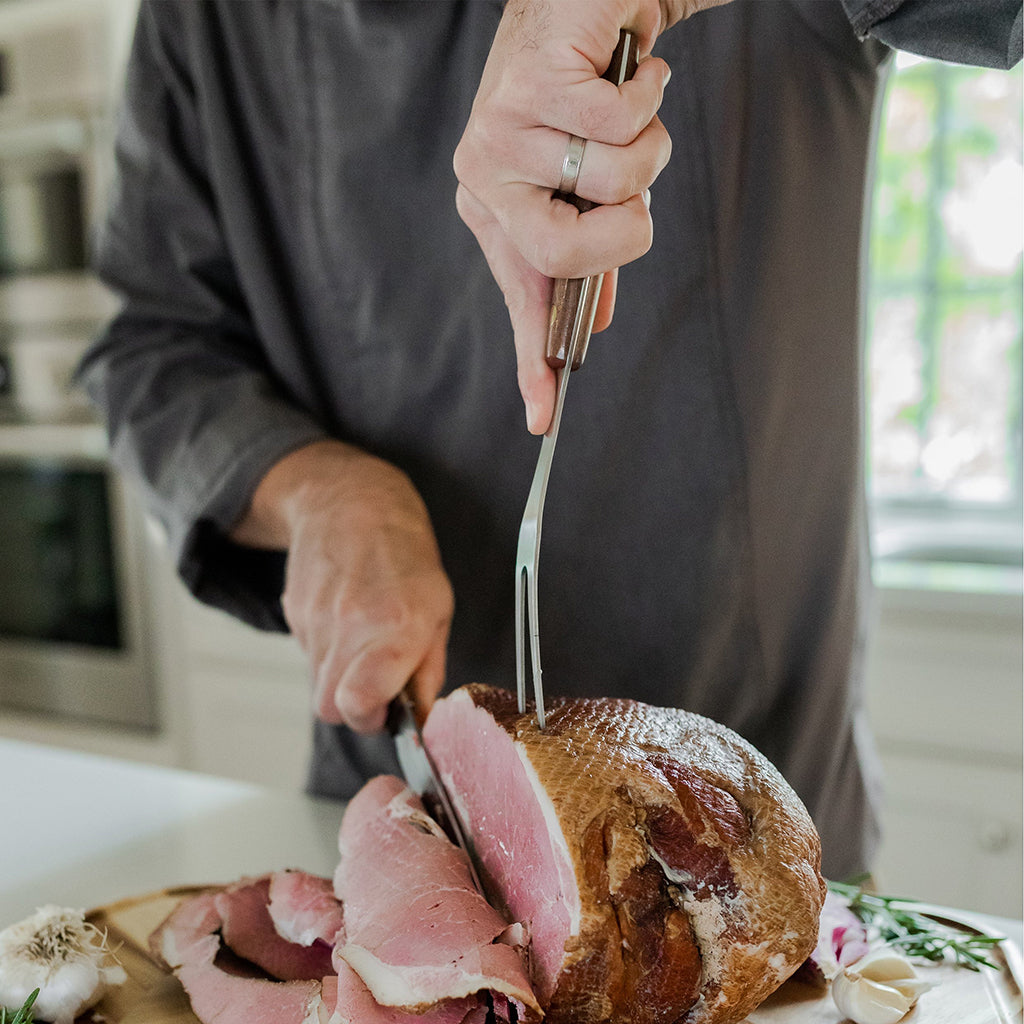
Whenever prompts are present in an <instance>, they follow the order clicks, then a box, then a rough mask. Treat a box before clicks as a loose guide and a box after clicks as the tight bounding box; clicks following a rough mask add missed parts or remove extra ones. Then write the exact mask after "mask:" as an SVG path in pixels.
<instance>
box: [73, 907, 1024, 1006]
mask: <svg viewBox="0 0 1024 1024" xmlns="http://www.w3.org/2000/svg"><path fill="white" fill-rule="evenodd" d="M203 891H205V890H204V888H202V887H193V888H181V889H165V890H161V891H160V892H155V893H150V894H148V895H145V896H139V897H135V898H132V899H127V900H122V901H121V902H120V903H114V904H111V905H109V906H106V907H100V908H98V909H97V910H94V911H92V912H91V913H90V914H89V920H90V921H92V922H93V923H94V924H95V925H96V926H97V927H99V928H101V929H105V930H106V932H107V936H108V939H109V942H110V946H111V948H112V949H115V950H117V956H118V959H119V960H120V962H121V964H122V966H123V967H124V969H125V971H126V972H127V974H128V981H127V982H126V983H125V984H124V985H120V986H116V987H114V988H112V989H111V990H110V992H108V994H107V995H106V996H105V997H104V999H103V1000H102V1001H101V1002H100V1003H99V1004H98V1005H97V1006H96V1007H95V1009H94V1010H93V1011H90V1012H88V1013H86V1014H84V1015H83V1016H82V1017H80V1018H79V1020H78V1021H76V1024H200V1022H199V1019H198V1018H197V1017H196V1016H195V1014H193V1013H192V1010H191V1008H190V1007H189V1002H188V997H187V996H186V995H185V991H184V989H182V987H181V985H180V984H179V983H178V981H177V979H176V978H175V977H174V976H173V975H171V974H169V973H167V971H166V970H165V969H164V968H163V967H162V966H161V964H160V963H159V962H158V961H157V960H155V959H154V958H153V956H152V955H151V954H150V952H149V943H148V940H149V935H150V933H151V932H152V931H153V929H154V928H156V927H157V925H159V924H160V922H161V921H163V920H164V918H165V917H167V915H168V914H169V913H170V912H171V911H172V910H173V909H174V907H175V906H176V905H177V903H178V901H179V900H181V899H184V898H185V897H186V896H191V895H194V894H196V893H199V892H203ZM950 923H955V924H957V925H958V927H964V925H963V923H961V922H950ZM1004 945H1005V944H1004ZM993 959H995V960H996V961H998V962H999V963H1000V965H1001V967H1002V970H1000V971H991V970H983V971H980V972H974V971H968V970H965V969H963V968H956V967H953V966H950V965H940V966H931V965H927V966H924V967H922V968H920V970H921V973H922V975H923V976H924V977H927V978H928V979H929V980H935V981H938V982H939V985H938V986H937V987H936V988H934V989H932V990H931V991H929V992H926V993H925V994H924V995H923V996H922V997H921V999H920V1001H919V1002H918V1005H917V1007H916V1008H915V1009H914V1010H913V1011H911V1013H909V1014H908V1015H907V1016H906V1017H905V1018H904V1021H905V1022H906V1024H1024V1014H1022V1006H1024V993H1022V981H1021V970H1020V958H1019V955H1018V954H1017V953H1016V951H1015V950H1014V949H1013V948H1012V947H1009V946H1007V948H1005V949H1004V948H1002V947H1000V946H996V947H995V948H994V949H993ZM841 1020H842V1017H841V1016H840V1013H839V1011H838V1010H837V1009H836V1007H835V1003H833V1002H832V997H831V996H830V995H829V993H828V992H827V991H825V990H821V989H817V988H813V987H811V986H810V985H804V984H801V983H800V982H796V981H790V982H786V984H785V985H783V986H782V987H781V988H780V989H779V990H778V991H777V992H776V993H775V994H774V995H773V996H771V997H770V998H769V999H768V1000H767V1001H766V1002H765V1003H763V1004H762V1005H761V1006H760V1007H759V1008H758V1009H757V1010H756V1011H755V1012H754V1013H752V1014H751V1015H750V1016H749V1017H748V1018H747V1021H748V1024H840V1021H841ZM253 1024H257V1022H255V1021H254V1022H253ZM258 1024H270V1022H258Z"/></svg>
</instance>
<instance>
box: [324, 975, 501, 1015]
mask: <svg viewBox="0 0 1024 1024" xmlns="http://www.w3.org/2000/svg"><path fill="white" fill-rule="evenodd" d="M338 966H339V968H340V969H339V971H338V977H337V978H331V979H330V983H328V982H327V981H326V980H325V981H324V1002H327V1001H328V1000H330V999H331V997H332V995H333V1000H332V1001H333V1003H334V1005H335V1007H336V1009H335V1011H334V1013H333V1014H332V1015H331V1018H330V1020H329V1021H328V1024H469V1022H475V1021H479V1024H484V1021H485V1019H486V1015H487V1014H486V1009H483V1010H481V1006H480V1000H479V999H478V998H477V997H476V996H469V997H467V998H465V999H448V1000H445V1002H443V1003H439V1004H438V1005H437V1006H433V1007H431V1008H430V1009H429V1010H427V1011H426V1012H425V1013H421V1014H418V1013H409V1012H408V1011H407V1010H403V1009H401V1008H400V1007H397V1006H381V1005H380V1003H378V1002H377V1001H376V1000H375V999H374V998H373V995H372V994H371V993H370V990H369V989H368V988H367V987H366V986H365V985H364V984H363V982H362V979H360V977H359V975H358V974H356V972H355V971H353V970H352V968H351V967H349V966H348V964H346V963H345V962H344V961H341V962H340V963H339V965H338ZM335 986H336V989H335Z"/></svg>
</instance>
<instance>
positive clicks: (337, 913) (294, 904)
mask: <svg viewBox="0 0 1024 1024" xmlns="http://www.w3.org/2000/svg"><path fill="white" fill-rule="evenodd" d="M269 909H270V919H271V920H272V921H273V922H274V929H275V931H276V932H277V934H278V935H280V936H281V938H283V939H287V940H288V941H289V942H297V943H298V944H299V945H300V946H312V945H313V944H314V943H315V942H323V943H326V944H327V945H328V946H333V945H334V944H335V942H336V941H337V939H338V933H339V932H340V931H341V930H342V912H341V904H340V903H339V902H338V901H337V899H335V896H334V887H333V883H332V882H331V880H330V879H329V878H321V877H320V876H319V875H311V874H309V873H308V872H306V871H276V872H275V873H274V874H273V875H271V876H270V906H269Z"/></svg>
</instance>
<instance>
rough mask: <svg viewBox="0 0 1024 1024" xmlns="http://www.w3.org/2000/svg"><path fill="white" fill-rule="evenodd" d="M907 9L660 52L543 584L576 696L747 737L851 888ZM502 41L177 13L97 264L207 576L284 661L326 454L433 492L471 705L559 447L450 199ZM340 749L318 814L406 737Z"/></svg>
mask: <svg viewBox="0 0 1024 1024" xmlns="http://www.w3.org/2000/svg"><path fill="white" fill-rule="evenodd" d="M933 3H934V6H935V7H936V8H943V9H945V8H947V7H954V8H956V7H959V6H960V5H957V4H956V3H953V2H952V0H941V2H939V0H933ZM898 6H899V5H897V4H894V3H891V2H890V3H886V4H878V3H877V2H876V3H870V2H867V3H866V2H862V0H843V5H840V3H838V2H835V0H802V2H801V0H792V2H783V0H758V2H745V3H743V2H740V3H734V4H731V5H729V6H726V7H722V8H718V9H715V10H712V11H708V12H705V13H703V14H701V15H699V16H695V17H693V18H691V19H690V20H688V21H686V22H684V23H682V24H680V25H678V26H676V27H675V28H673V29H671V30H670V31H668V32H666V33H665V34H664V35H663V36H662V38H661V39H660V40H659V42H658V44H657V46H656V49H655V52H656V53H657V54H659V55H660V56H662V57H664V58H665V59H666V60H667V61H668V62H669V64H670V65H671V66H672V69H673V78H672V82H671V84H670V86H669V89H668V93H667V96H666V99H665V103H664V106H663V108H662V110H661V117H662V119H663V120H664V122H665V124H666V126H667V128H668V131H669V132H670V134H671V136H672V138H673V140H674V155H673V158H672V161H671V163H670V164H669V166H668V168H667V169H666V170H665V171H664V172H663V174H662V175H661V177H660V178H659V179H658V181H657V183H656V184H655V187H654V190H653V203H652V213H653V216H654V222H655V236H654V246H653V248H652V250H651V251H650V253H649V254H648V255H647V256H645V257H644V258H643V259H642V260H640V261H638V262H637V263H635V264H633V265H630V266H627V267H625V268H623V270H622V271H621V275H620V280H619V297H618V303H617V311H616V316H615V322H614V324H613V325H612V327H611V328H610V329H609V330H608V331H607V332H605V333H604V334H602V335H600V336H597V337H595V339H594V340H593V342H592V343H591V346H590V351H589V354H588V358H587V363H586V366H585V367H584V368H583V369H582V370H581V371H580V372H579V373H577V374H575V375H574V376H573V378H572V380H571V382H570V388H569V393H568V399H567V405H566V410H565V415H564V419H563V424H562V433H561V436H560V439H559V444H558V451H557V454H556V458H555V463H554V469H553V474H552V479H551V483H550V488H549V492H548V499H547V506H546V510H545V518H544V544H543V549H542V555H541V570H540V610H541V611H540V614H541V632H542V638H543V644H544V650H543V657H544V668H545V684H546V687H547V689H548V691H549V692H551V693H569V694H577V695H606V696H617V697H618V696H628V697H633V698H637V699H640V700H644V701H648V702H651V703H654V704H662V705H678V706H682V707H685V708H688V709H690V710H693V711H697V712H700V713H703V714H706V715H709V716H711V717H712V718H715V719H717V720H719V721H721V722H723V723H725V724H727V725H729V726H731V727H732V728H734V729H736V730H737V731H738V732H740V733H741V734H742V735H744V736H745V737H746V738H747V739H749V740H750V741H751V742H752V743H754V744H755V745H756V746H757V747H758V748H759V749H761V750H762V751H763V752H764V753H765V754H766V755H767V756H768V757H769V758H770V759H771V760H772V761H774V762H775V763H776V764H777V765H778V767H779V768H780V769H781V771H782V772H783V773H784V774H785V775H786V777H787V778H788V779H789V781H790V782H791V783H792V784H793V786H794V787H795V788H796V790H797V791H798V793H799V794H800V795H801V797H802V798H803V799H804V801H805V802H806V803H807V805H808V808H809V810H810V811H811V813H812V815H813V817H814V819H815V821H816V823H817V825H818V828H819V830H820V832H821V834H822V838H823V842H824V850H825V861H824V868H825V871H826V872H827V873H828V874H829V875H831V876H833V877H843V876H848V875H850V874H852V873H854V872H857V871H860V870H862V869H865V868H867V867H868V866H869V865H870V861H871V855H872V850H873V848H874V844H875V841H876V837H877V826H876V810H877V806H876V805H877V796H878V777H877V771H876V768H875V765H874V760H873V755H872V751H871V746H870V740H869V738H868V735H867V730H866V727H865V723H864V714H863V707H862V698H861V682H860V660H861V651H862V645H863V628H864V621H865V609H864V602H865V596H866V594H867V571H866V570H867V558H866V543H865V515H864V496H863V482H862V478H861V476H862V470H861V466H862V452H861V415H862V413H861V390H860V383H861V352H860V341H859V332H858V254H859V248H860V237H861V222H862V213H863V194H864V189H865V176H866V168H867V166H868V163H869V156H870V138H871V128H872V124H873V112H874V106H875V99H876V95H877V92H878V83H879V74H878V71H879V67H880V65H881V64H882V63H883V62H884V58H885V56H886V53H887V49H886V47H885V46H884V45H883V44H881V43H880V42H877V41H875V40H872V39H870V38H868V39H866V40H865V39H862V38H859V37H858V34H860V35H864V34H865V33H868V32H871V31H875V30H876V29H877V28H878V27H879V26H882V27H883V28H886V29H887V30H888V31H890V32H892V31H897V34H898V30H894V29H893V26H894V25H898V22H899V19H900V17H901V12H900V11H899V10H897V8H898ZM910 6H911V5H910V4H908V5H907V7H908V8H909V7H910ZM844 7H845V8H846V10H845V11H844ZM971 7H972V14H974V15H975V17H974V18H973V20H974V21H982V22H984V21H985V19H979V18H978V17H976V15H977V11H978V7H977V5H971ZM992 7H993V9H994V10H998V12H999V16H1000V17H1002V19H1003V22H1005V26H1004V29H1003V30H1002V32H1001V34H999V33H998V32H996V31H995V30H992V32H991V36H992V38H993V39H997V42H996V43H995V44H993V45H992V46H990V47H989V49H988V50H987V51H986V52H987V53H988V55H989V56H990V57H991V62H992V63H1000V62H1003V63H1005V62H1007V60H1009V61H1010V62H1012V61H1013V60H1015V59H1016V56H1015V55H1014V53H1013V50H1014V48H1015V47H1016V50H1017V53H1018V54H1019V3H1017V4H1015V5H1007V4H1006V3H1003V2H1002V0H999V2H996V0H993V4H992ZM501 11H502V5H501V3H500V2H498V0H461V2H460V0H429V2H423V0H420V2H407V3H400V2H384V3H355V2H349V0H289V2H271V0H266V2H260V0H249V2H247V3H236V2H231V0H225V2H212V3H194V2H188V3H184V2H183V3H173V4H171V3H144V4H143V7H142V9H141V14H140V22H139V28H138V32H137V36H136V41H135V45H134V50H133V55H132V59H131V63H130V67H129V73H128V81H127V93H126V102H125V108H124V114H123V118H122V123H121V126H120V132H119V139H118V171H119V173H118V180H117V185H116V188H115V190H114V193H113V196H112V203H111V211H110V215H109V220H108V222H107V225H106V228H105V230H104V232H103V236H102V239H101V245H100V255H99V267H100V270H101V273H102V275H103V276H104V278H105V279H106V280H107V281H108V282H109V283H110V284H111V285H112V286H113V287H115V288H116V289H117V290H118V291H120V292H121V293H122V294H123V296H124V300H125V303H124V307H123V310H122V312H121V313H120V315H119V316H118V317H117V318H116V319H115V320H114V322H113V323H112V324H111V325H110V327H109V329H108V330H107V332H106V333H105V335H104V336H103V337H102V338H101V339H100V340H99V341H98V342H97V344H96V346H95V347H94V349H93V351H92V352H91V354H90V355H89V357H88V358H87V360H86V363H85V366H84V370H83V372H84V376H85V379H86V381H87V383H88V385H89V387H90V389H91V391H92V393H93V395H94V396H95V397H96V399H97V400H98V401H99V402H100V403H101V404H102V406H103V407H104V408H105V410H106V413H107V416H108V421H109V428H110V434H111V441H112V450H113V455H114V458H115V460H116V462H117V463H118V464H119V465H120V466H121V467H122V468H123V469H125V470H126V471H128V472H129V473H131V474H132V475H133V476H135V477H136V478H137V479H138V480H139V482H140V486H141V488H142V489H143V491H144V493H145V495H146V497H147V500H148V503H149V505H150V507H151V509H152V511H153V512H154V514H155V515H156V516H158V517H159V518H160V519H161V520H162V521H163V522H164V524H165V525H166V527H167V529H168V533H169V536H170V540H171V546H172V549H173V552H174V555H175V558H176V559H177V563H178V566H179V569H180V572H181V574H182V576H183V578H184V579H185V580H186V582H187V583H188V584H189V586H190V587H191V588H192V590H193V591H194V592H195V593H196V595H197V596H198V597H199V598H201V599H202V600H205V601H208V602H210V603H212V604H215V605H219V606H220V607H222V608H225V609H227V610H228V611H230V612H232V613H234V614H235V615H238V616H240V617H242V618H244V619H246V620H247V621H249V622H251V623H253V624H255V625H257V626H259V627H261V628H269V629H283V628H285V626H284V620H283V617H282V614H281V607H280V593H281V587H282V569H283V561H284V556H283V554H282V555H278V554H267V553H261V552H257V551H252V550H247V549H244V548H241V547H239V546H236V545H233V544H232V543H231V542H230V541H229V540H228V539H227V533H228V531H229V530H230V528H231V526H232V525H233V523H234V522H235V521H236V520H237V518H238V517H239V515H240V514H241V513H242V512H243V511H244V509H245V508H246V505H247V502H248V500H249V497H250V496H251V494H252V492H253V490H254V488H255V486H256V484H257V483H258V481H259V479H260V478H261V476H262V475H263V474H264V473H265V472H266V470H267V469H268V468H269V467H270V466H271V465H272V464H273V463H274V462H275V461H276V460H277V459H279V458H280V457H281V456H282V455H284V454H285V453H286V452H288V451H290V450H292V449H294V448H296V447H298V446H300V445H302V444H305V443H307V442H309V441H311V440H313V439H316V438H320V437H323V436H335V437H339V438H342V439H344V440H346V441H349V442H352V443H354V444H357V445H360V446H362V447H364V448H366V449H368V450H369V451H372V452H374V453H376V454H379V455H381V456H384V457H386V458H387V459H390V460H391V461H393V462H395V463H396V464H398V465H399V466H401V467H402V468H403V469H404V470H406V471H407V472H408V474H409V475H410V476H411V478H412V480H413V481H414V483H415V484H416V486H417V487H418V488H419V490H420V492H421V493H422V495H423V497H424V499H425V500H426V503H427V506H428V508H429V510H430V513H431V516H432V519H433V523H434V527H435V530H436V532H437V536H438V540H439V543H440V547H441V551H442V555H443V559H444V564H445V568H446V569H447V571H448V573H449V574H450V576H451V579H452V582H453V585H454V589H455V594H456V604H457V607H456V613H455V619H454V623H453V628H452V634H451V642H450V649H449V671H448V680H449V685H452V686H454V685H459V684H461V683H466V682H470V681H483V682H488V683H493V684H497V685H507V686H508V685H514V679H515V660H514V631H513V568H514V556H515V543H516V535H517V529H518V522H519V518H520V516H521V514H522V510H523V505H524V502H525V499H526V494H527V490H528V488H529V483H530V478H531V475H532V472H533V468H534V464H535V461H536V457H537V449H538V441H537V439H536V438H534V437H531V436H530V435H528V434H527V432H526V430H525V427H524V416H523V412H522V408H521V402H520V398H519V395H518V392H517V389H516V376H515V365H514V354H513V349H512V343H511V330H510V327H509V323H508V317H507V314H506V311H505V308H504V304H503V300H502V296H501V294H500V292H499V290H498V288H497V286H496V285H495V283H494V282H493V280H492V278H491V275H490V273H489V271H488V269H487V266H486V264H485V262H484V259H483V256H482V255H481V253H480V251H479V249H478V247H477V244H476V242H475V240H474V239H473V237H472V236H471V234H470V232H469V231H468V230H467V229H466V228H465V227H464V225H463V224H462V223H461V221H460V220H459V218H458V216H457V214H456V211H455V205H454V192H455V179H454V176H453V173H452V170H451V159H452V153H453V151H454V149H455V146H456V143H457V141H458V139H459V136H460V134H461V130H462V127H463V126H464V125H465V123H466V120H467V118H468V115H469V110H470V105H471V103H472V100H473V96H474V93H475V90H476V85H477V83H478V81H479V77H480V73H481V70H482V68H483V64H484V60H485V58H486V55H487V52H488V48H489V46H490V42H491V39H492V37H493V34H494V31H495V28H496V26H497V24H498V20H499V18H500V16H501ZM1015 12H1016V13H1015ZM904 13H906V12H904ZM848 15H849V17H850V18H851V19H852V20H853V25H855V26H856V31H855V29H854V27H851V21H850V20H848ZM1015 18H1016V19H1017V21H1016V27H1014V19H1015ZM879 19H882V20H879ZM968 20H971V19H968ZM996 20H998V19H997V18H996V16H995V15H993V19H992V23H993V24H994V22H995V21H996ZM876 22H877V25H876ZM1003 22H1001V23H1000V24H1002V23H1003ZM956 31H957V32H961V29H960V28H958V29H957V30H956ZM1014 33H1016V35H1014ZM911 35H915V37H919V36H920V35H921V33H920V30H914V29H911ZM944 38H948V37H944ZM1014 39H1016V40H1017V41H1016V42H1014V41H1013V40H1014ZM891 41H893V42H902V40H900V39H898V38H892V39H891ZM925 42H927V34H926V33H925ZM904 45H905V43H904ZM977 45H981V44H977ZM1000 47H1002V50H1001V51H1000ZM926 48H927V47H926ZM947 55H948V54H947ZM315 728H316V744H315V756H314V760H313V764H312V766H311V773H310V787H311V789H313V790H314V791H316V792H320V793H329V794H333V795H338V796H348V795H350V794H351V793H352V792H353V791H354V790H355V788H357V787H358V785H359V784H360V783H361V782H362V781H363V780H364V779H365V778H366V777H367V776H368V775H370V774H373V773H375V772H379V771H393V770H395V767H396V766H395V763H394V760H393V753H392V751H391V748H390V745H389V743H388V742H387V741H386V740H385V739H384V738H383V737H372V738H365V737H357V736H355V735H354V734H351V733H349V732H348V731H347V730H345V729H341V728H332V727H328V726H325V725H323V724H318V725H317V726H316V727H315Z"/></svg>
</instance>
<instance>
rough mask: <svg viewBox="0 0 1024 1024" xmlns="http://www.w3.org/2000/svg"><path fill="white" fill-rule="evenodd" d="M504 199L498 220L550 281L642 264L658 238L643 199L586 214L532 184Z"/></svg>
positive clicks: (496, 211) (508, 193) (515, 188)
mask: <svg viewBox="0 0 1024 1024" xmlns="http://www.w3.org/2000/svg"><path fill="white" fill-rule="evenodd" d="M502 198H503V205H502V206H501V207H499V208H496V209H494V210H493V211H492V212H493V215H494V218H495V220H497V221H498V223H499V224H500V226H501V228H502V230H503V231H504V233H505V234H506V235H507V236H508V239H509V240H510V241H511V243H512V245H513V246H515V248H516V249H517V250H518V251H519V253H520V255H521V256H522V257H523V259H525V260H526V262H527V263H529V264H530V266H532V267H533V268H534V269H535V270H537V271H539V272H540V273H541V274H543V275H544V276H545V277H553V278H558V277H590V276H591V275H593V274H603V273H604V272H605V271H606V270H611V269H612V268H613V267H621V266H623V265H625V264H626V263H632V262H633V260H636V259H639V258H640V257H641V256H643V255H644V253H646V252H647V251H648V249H650V247H651V242H652V240H653V237H654V226H653V223H652V221H651V214H650V211H649V210H648V208H647V204H646V203H645V202H644V199H643V196H642V195H636V196H633V197H631V198H630V199H627V200H626V202H624V203H618V204H616V205H614V206H596V207H594V209H592V210H589V211H588V212H587V213H582V214H581V213H580V212H579V211H578V210H577V209H576V207H575V206H573V205H572V204H571V203H566V202H563V201H562V200H561V199H556V198H554V197H553V196H552V195H551V194H550V193H549V192H547V191H546V190H543V189H539V188H536V187H535V186H531V185H521V186H509V187H508V188H507V189H506V190H505V194H504V195H503V197H502ZM506 204H507V205H506ZM492 269H493V268H492Z"/></svg>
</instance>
